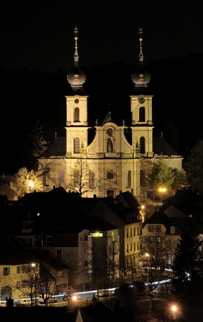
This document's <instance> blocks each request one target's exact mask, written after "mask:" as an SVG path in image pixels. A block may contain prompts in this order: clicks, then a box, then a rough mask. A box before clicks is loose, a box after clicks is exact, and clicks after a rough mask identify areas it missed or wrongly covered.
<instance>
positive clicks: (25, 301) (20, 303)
mask: <svg viewBox="0 0 203 322" xmlns="http://www.w3.org/2000/svg"><path fill="white" fill-rule="evenodd" d="M34 304H35V303H34V301H31V300H30V299H20V300H17V301H16V306H32V305H34Z"/></svg>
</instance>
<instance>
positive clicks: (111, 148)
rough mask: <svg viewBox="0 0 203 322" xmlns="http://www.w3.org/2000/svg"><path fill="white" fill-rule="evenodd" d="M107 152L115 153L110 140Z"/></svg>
mask: <svg viewBox="0 0 203 322" xmlns="http://www.w3.org/2000/svg"><path fill="white" fill-rule="evenodd" d="M107 152H110V153H112V152H113V142H112V140H111V139H110V138H109V139H108V141H107Z"/></svg>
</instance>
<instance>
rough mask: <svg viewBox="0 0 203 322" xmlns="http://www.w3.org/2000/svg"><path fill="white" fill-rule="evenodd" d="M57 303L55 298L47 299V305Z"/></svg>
mask: <svg viewBox="0 0 203 322" xmlns="http://www.w3.org/2000/svg"><path fill="white" fill-rule="evenodd" d="M56 302H57V299H56V298H55V297H49V298H48V299H47V303H56Z"/></svg>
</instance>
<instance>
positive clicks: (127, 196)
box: [117, 191, 140, 209]
mask: <svg viewBox="0 0 203 322" xmlns="http://www.w3.org/2000/svg"><path fill="white" fill-rule="evenodd" d="M117 200H118V202H121V203H122V204H123V205H124V206H125V207H126V208H135V209H136V208H137V209H138V207H139V206H140V204H139V202H138V200H137V199H136V197H134V196H133V195H132V193H130V192H129V191H126V192H121V193H120V194H119V195H118V198H117Z"/></svg>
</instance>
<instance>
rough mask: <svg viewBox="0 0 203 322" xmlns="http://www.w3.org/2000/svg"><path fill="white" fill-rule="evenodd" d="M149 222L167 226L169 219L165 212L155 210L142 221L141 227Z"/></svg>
mask: <svg viewBox="0 0 203 322" xmlns="http://www.w3.org/2000/svg"><path fill="white" fill-rule="evenodd" d="M150 224H161V225H164V226H165V227H167V226H168V225H170V220H169V218H168V217H167V216H166V214H165V213H163V212H160V211H155V212H154V213H153V214H152V215H151V217H150V218H149V219H147V220H146V221H145V222H144V224H143V227H145V226H146V225H150Z"/></svg>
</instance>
